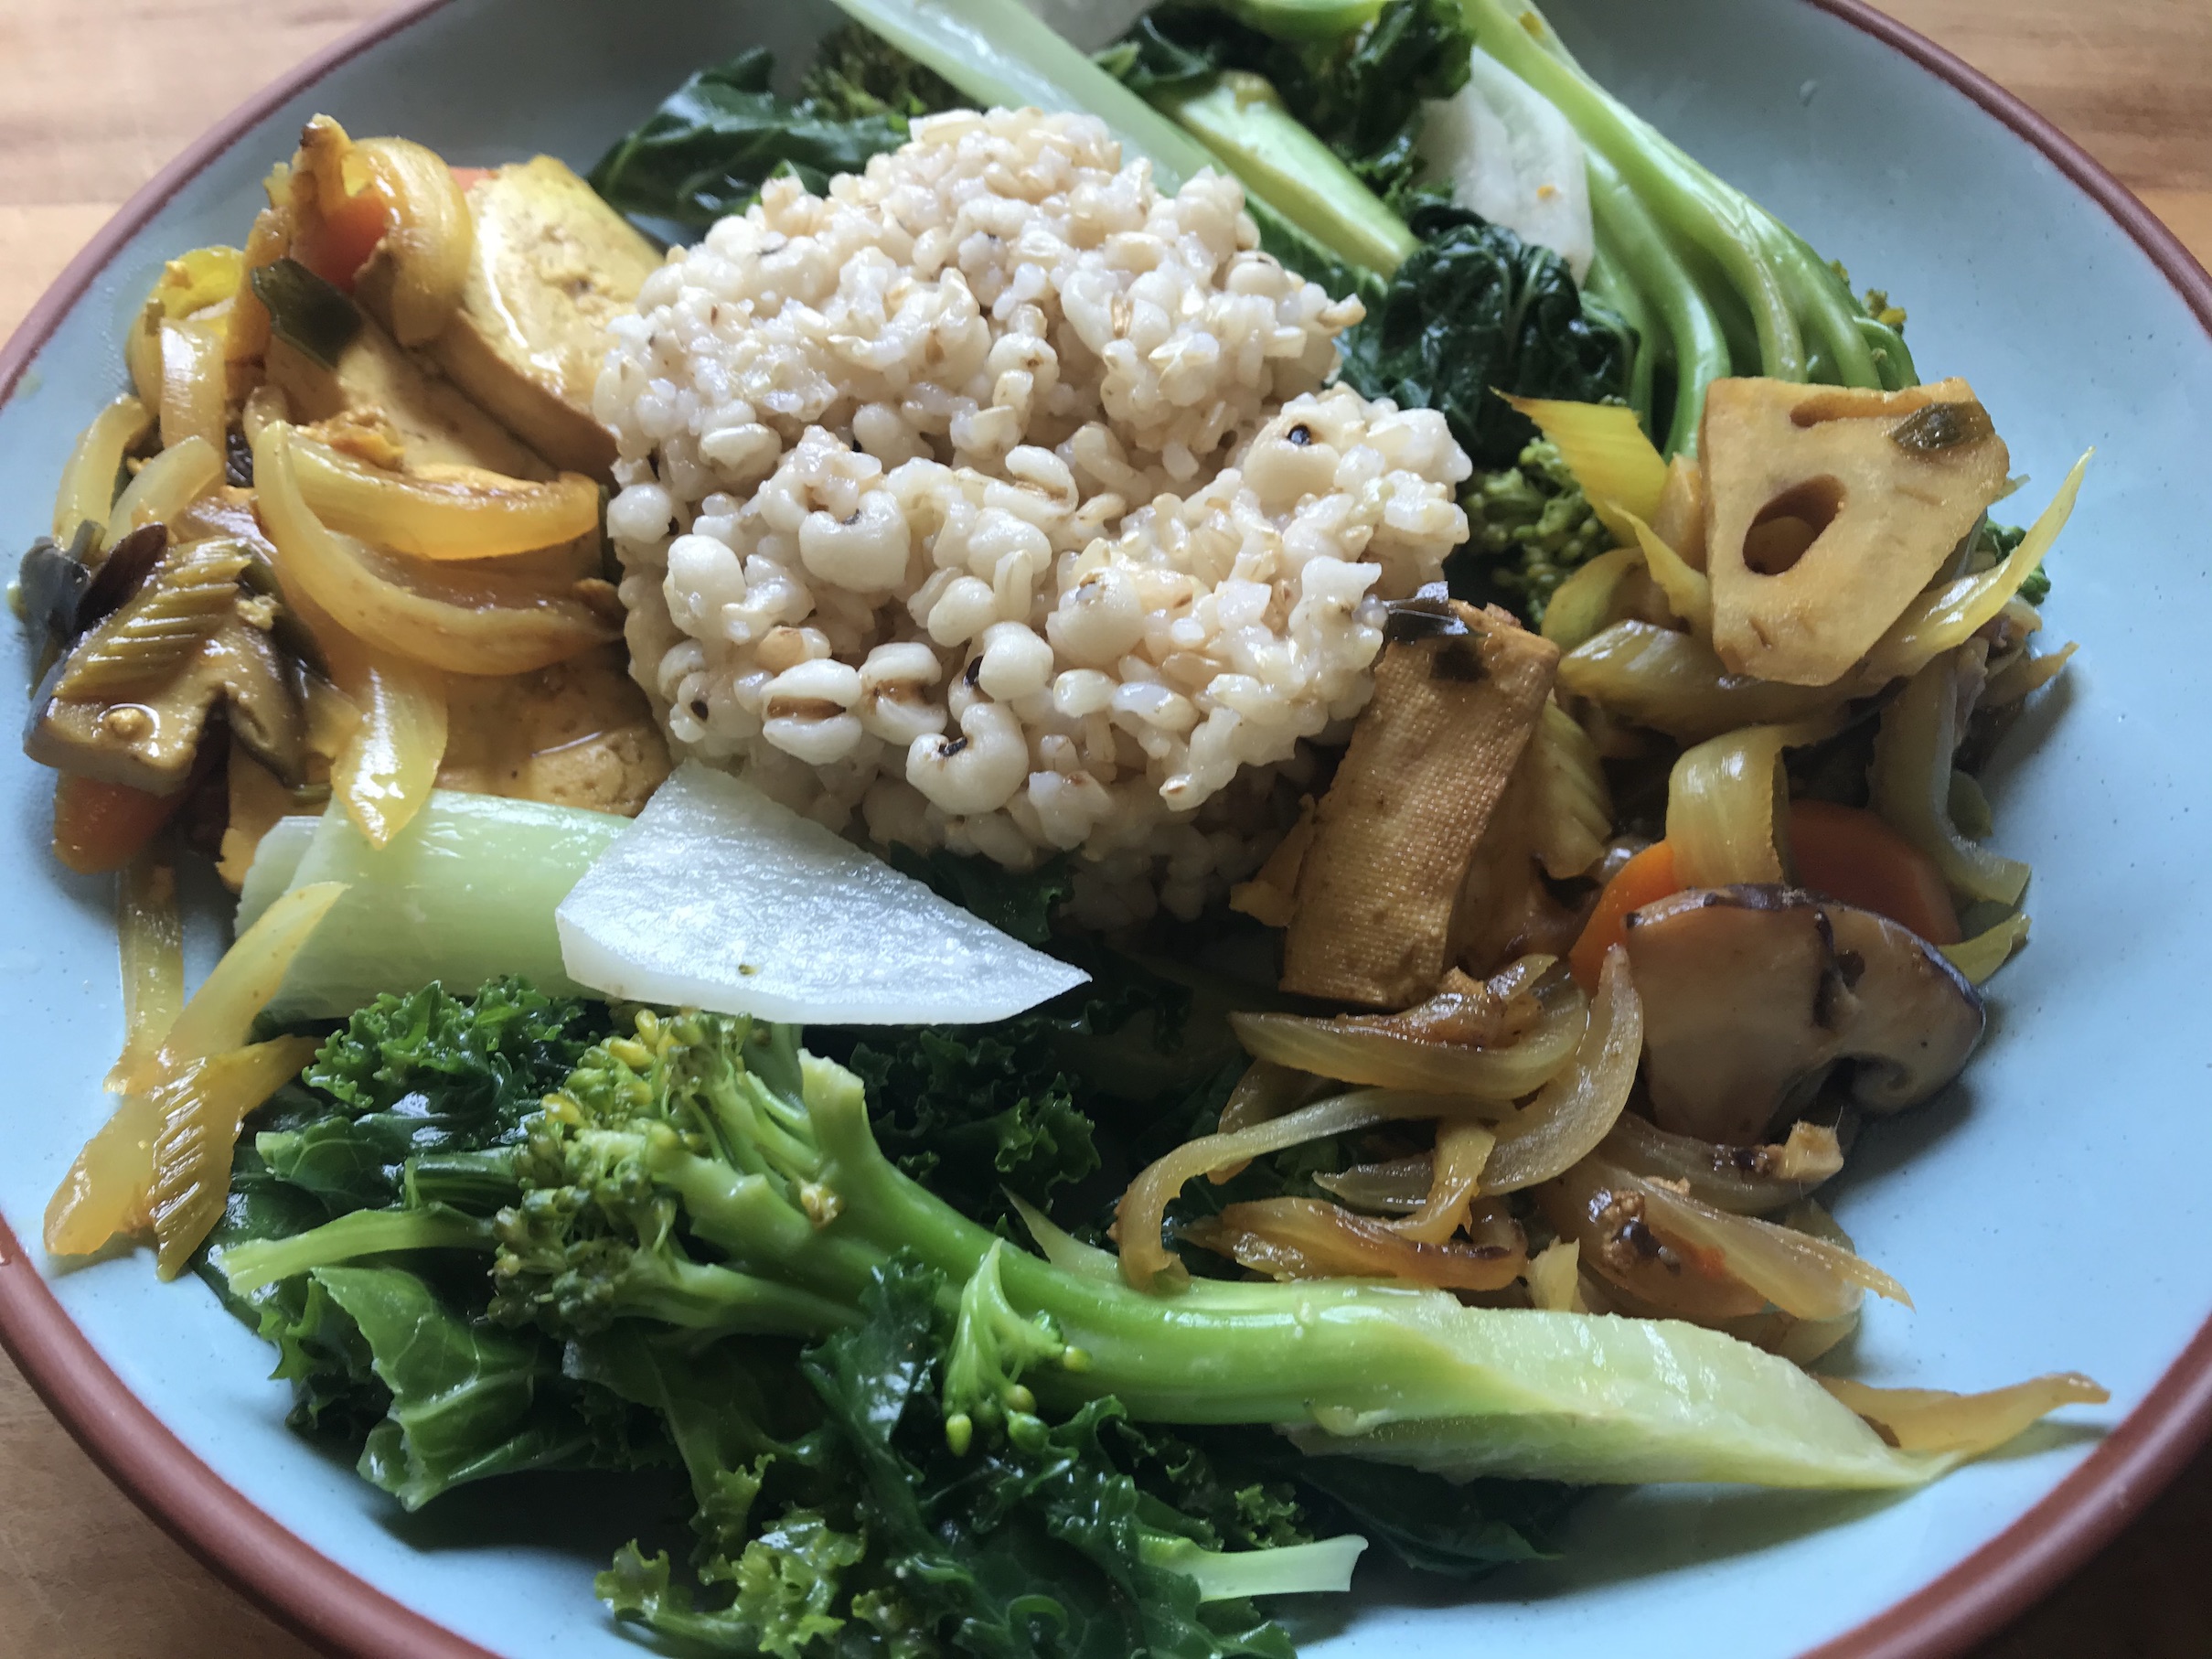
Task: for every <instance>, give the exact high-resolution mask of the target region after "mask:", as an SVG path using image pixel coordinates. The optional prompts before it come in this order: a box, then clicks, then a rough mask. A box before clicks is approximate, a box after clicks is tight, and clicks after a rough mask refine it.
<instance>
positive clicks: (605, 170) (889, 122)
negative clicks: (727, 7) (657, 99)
mask: <svg viewBox="0 0 2212 1659" xmlns="http://www.w3.org/2000/svg"><path fill="white" fill-rule="evenodd" d="M884 49H885V50H886V51H888V50H889V49H890V48H884ZM925 72H926V71H917V73H925ZM774 74H775V60H774V59H773V58H772V57H771V56H770V54H769V53H768V52H767V50H766V49H765V48H761V47H750V48H747V49H745V50H744V51H743V52H740V53H739V54H738V55H737V56H736V57H734V58H732V59H730V60H729V61H728V62H727V63H721V64H716V65H714V66H713V67H711V68H709V69H704V70H700V71H699V72H698V73H697V74H695V75H693V76H692V77H691V78H690V79H689V80H687V81H685V82H684V83H683V85H682V86H680V87H679V88H678V89H677V90H676V91H674V92H672V93H670V94H669V95H668V98H667V99H666V100H665V101H663V102H662V103H661V106H660V108H659V109H657V110H656V111H655V112H653V113H652V115H650V116H649V117H647V120H646V121H645V123H643V124H642V125H640V126H639V127H638V128H637V129H636V131H634V132H632V133H630V134H628V135H627V136H625V137H624V138H622V139H620V140H618V141H617V142H616V143H615V144H614V147H613V148H612V149H610V150H608V151H607V153H606V154H605V155H604V156H602V157H601V158H600V160H599V164H598V166H594V167H593V169H592V172H591V183H592V187H593V189H595V190H597V191H598V192H599V193H600V195H602V196H604V197H605V198H607V200H608V201H610V202H612V203H613V204H614V206H615V207H617V208H619V209H622V210H623V211H624V212H625V213H631V214H637V215H642V216H645V217H648V218H654V219H668V220H671V221H673V222H674V223H676V224H679V225H682V226H685V227H687V228H689V229H690V230H705V229H707V228H708V227H709V226H711V225H712V224H713V223H714V221H715V220H716V219H721V218H722V217H723V216H724V215H725V214H730V213H737V212H742V211H743V209H744V208H745V206H746V204H747V203H748V202H750V201H751V200H752V198H753V197H754V196H755V195H756V194H758V192H759V190H760V187H761V185H762V183H763V182H764V180H765V179H767V178H768V177H770V176H771V175H772V174H775V173H777V172H780V171H784V170H785V169H788V170H790V171H792V172H795V173H796V174H797V175H798V177H800V178H801V179H802V180H804V181H805V182H806V184H807V187H808V188H809V189H813V190H817V191H818V190H820V189H821V188H822V187H823V186H824V185H825V183H826V182H827V180H828V178H829V177H830V176H831V175H833V174H838V173H858V172H860V170H861V169H862V168H864V167H865V166H867V165H868V158H869V157H870V156H871V155H881V154H882V152H883V151H885V150H894V149H896V148H898V146H899V145H901V144H904V143H905V142H906V115H905V113H904V112H902V111H900V110H897V109H895V108H893V107H892V104H891V103H890V102H889V101H888V99H886V98H884V97H882V94H881V93H880V92H878V91H871V90H869V89H870V87H871V85H874V86H881V85H882V81H881V80H880V78H879V77H878V76H877V75H875V74H873V73H866V74H863V75H862V77H861V79H860V80H857V81H855V80H846V79H844V78H843V77H842V76H840V75H839V74H838V73H837V72H836V71H835V70H831V71H830V74H829V76H828V77H827V78H826V79H825V80H823V82H822V86H823V88H824V90H826V91H829V90H832V89H834V91H833V92H832V96H831V97H830V98H829V100H828V102H816V101H815V100H814V99H811V98H803V99H801V100H800V101H799V102H796V103H793V102H787V101H785V100H784V99H781V98H778V97H777V96H776V95H775V92H774V91H771V90H770V84H769V83H770V80H771V79H772V77H773V76H774ZM921 84H922V83H921V82H919V81H918V80H917V81H914V82H911V83H910V86H916V87H918V86H919V85H921ZM890 90H891V89H889V88H884V91H890ZM861 94H865V102H871V103H875V104H877V105H879V107H878V108H877V109H874V110H871V111H867V112H861V110H860V103H861V102H862V99H861V96H860V95H861Z"/></svg>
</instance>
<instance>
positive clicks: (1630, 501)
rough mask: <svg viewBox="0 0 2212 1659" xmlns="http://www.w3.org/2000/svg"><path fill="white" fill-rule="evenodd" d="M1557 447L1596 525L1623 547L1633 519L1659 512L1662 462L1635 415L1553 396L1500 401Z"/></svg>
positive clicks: (1627, 410)
mask: <svg viewBox="0 0 2212 1659" xmlns="http://www.w3.org/2000/svg"><path fill="white" fill-rule="evenodd" d="M1505 401H1507V402H1508V403H1511V404H1512V406H1513V408H1514V409H1516V410H1518V411H1519V412H1521V413H1522V414H1524V415H1526V416H1527V417H1528V418H1529V419H1530V420H1532V421H1533V422H1535V423H1536V424H1537V426H1538V427H1539V428H1541V429H1542V431H1543V433H1544V436H1545V437H1547V438H1549V439H1550V440H1551V441H1552V442H1553V444H1555V445H1557V447H1558V450H1559V458H1560V459H1561V460H1563V461H1565V463H1566V466H1567V470H1568V471H1569V472H1571V473H1573V474H1574V475H1575V482H1576V483H1577V484H1579V485H1581V486H1582V493H1583V494H1584V495H1585V496H1586V497H1587V498H1588V499H1589V503H1590V509H1591V510H1592V511H1593V512H1595V513H1596V514H1597V515H1598V522H1600V523H1601V524H1603V525H1604V526H1605V527H1606V529H1608V530H1611V531H1612V532H1613V534H1614V535H1615V536H1616V537H1617V538H1618V539H1619V541H1620V542H1621V543H1622V544H1623V545H1624V546H1625V545H1627V544H1628V543H1629V542H1630V541H1633V540H1634V538H1635V529H1634V524H1635V520H1636V519H1649V518H1651V516H1652V514H1654V513H1656V512H1657V511H1658V510H1659V498H1660V497H1661V496H1662V494H1664V493H1665V490H1666V487H1667V464H1666V462H1665V461H1664V460H1663V459H1662V458H1661V456H1660V453H1659V451H1658V450H1657V449H1655V448H1653V447H1652V444H1651V439H1650V438H1648V437H1646V436H1645V435H1644V430H1643V427H1642V425H1641V423H1639V422H1638V420H1637V419H1636V412H1635V411H1634V410H1632V409H1630V408H1629V407H1628V406H1627V405H1625V404H1621V403H1573V402H1568V401H1565V400H1564V399H1558V398H1515V397H1509V398H1507V399H1506V400H1505Z"/></svg>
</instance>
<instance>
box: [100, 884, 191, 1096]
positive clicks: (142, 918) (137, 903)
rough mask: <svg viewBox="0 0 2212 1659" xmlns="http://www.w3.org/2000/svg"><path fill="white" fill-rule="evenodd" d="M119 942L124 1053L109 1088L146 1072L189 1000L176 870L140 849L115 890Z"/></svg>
mask: <svg viewBox="0 0 2212 1659" xmlns="http://www.w3.org/2000/svg"><path fill="white" fill-rule="evenodd" d="M115 943H116V949H117V954H118V955H119V956H120V957H121V958H122V963H123V1054H122V1057H121V1058H119V1059H118V1060H117V1061H116V1062H115V1065H114V1067H113V1069H112V1070H111V1071H110V1072H109V1073H108V1087H109V1088H110V1089H111V1090H112V1091H114V1092H118V1093H120V1092H121V1090H122V1086H123V1080H124V1079H125V1078H127V1077H131V1076H138V1075H140V1074H142V1073H143V1072H144V1069H145V1068H146V1066H147V1065H148V1064H149V1063H150V1062H151V1061H152V1060H153V1058H154V1056H155V1055H156V1054H159V1053H160V1052H161V1045H162V1041H163V1039H165V1038H166V1037H167V1036H168V1034H169V1028H170V1026H172V1025H174V1024H175V1023H176V1016H177V1014H178V1012H179V1011H181V1010H182V1009H183V1008H184V1004H185V929H184V918H183V916H182V915H179V913H178V911H177V908H176V871H174V870H172V869H171V868H170V867H169V866H168V865H166V864H162V863H156V862H154V861H153V860H152V859H150V858H148V857H146V856H145V855H144V854H143V853H142V854H141V855H140V856H139V857H137V858H135V859H134V860H132V861H131V862H130V863H129V864H127V865H125V866H124V867H123V879H122V880H121V881H120V882H119V883H117V884H116V890H115Z"/></svg>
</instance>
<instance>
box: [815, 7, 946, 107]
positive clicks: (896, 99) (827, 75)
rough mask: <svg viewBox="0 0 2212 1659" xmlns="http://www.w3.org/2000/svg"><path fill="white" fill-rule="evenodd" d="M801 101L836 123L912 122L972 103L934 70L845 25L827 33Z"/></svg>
mask: <svg viewBox="0 0 2212 1659" xmlns="http://www.w3.org/2000/svg"><path fill="white" fill-rule="evenodd" d="M799 98H800V101H801V102H804V103H806V104H807V105H808V106H809V107H810V108H812V109H813V110H814V111H815V112H817V113H818V114H821V115H824V116H828V117H831V118H833V119H837V120H840V121H852V120H855V119H858V118H860V117H862V116H869V115H898V116H902V117H903V118H904V119H906V120H908V121H912V120H913V119H914V118H915V117H916V116H918V115H935V114H937V113H938V112H942V111H945V110H965V109H967V108H968V107H969V106H970V105H971V104H972V103H973V102H975V101H974V100H973V99H970V98H967V97H965V96H963V95H962V93H961V91H960V89H959V88H958V87H956V86H955V85H953V83H952V82H951V81H949V80H946V79H945V77H944V76H942V75H940V74H938V73H937V72H936V71H935V70H931V69H928V68H925V67H924V65H922V64H919V63H916V62H915V61H914V59H912V58H909V57H908V56H907V55H906V54H905V53H904V52H902V51H901V50H899V48H897V47H895V46H892V44H891V43H890V42H889V41H888V40H885V39H884V38H883V37H882V36H881V35H878V34H874V33H872V32H871V31H870V30H868V29H864V28H862V27H860V25H858V24H857V23H847V24H843V25H841V26H839V27H838V28H836V29H833V30H832V31H830V33H829V35H828V37H827V38H826V39H824V40H823V42H822V44H821V48H820V49H819V50H818V51H817V53H816V54H815V59H814V67H813V68H811V69H809V70H807V78H806V79H805V80H801V81H800V82H799Z"/></svg>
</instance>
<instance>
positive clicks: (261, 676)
mask: <svg viewBox="0 0 2212 1659" xmlns="http://www.w3.org/2000/svg"><path fill="white" fill-rule="evenodd" d="M118 551H121V550H120V549H118ZM253 564H254V553H253V551H252V550H251V548H249V547H247V546H246V545H244V544H243V543H241V542H238V541H201V542H193V543H187V544H186V545H185V546H182V547H178V548H175V549H172V550H171V551H169V552H167V553H166V555H164V556H163V557H162V559H161V561H160V562H159V563H157V564H155V567H154V569H153V571H152V573H150V574H149V575H148V576H147V577H146V578H145V580H144V583H142V584H141V585H140V586H139V587H138V590H137V591H136V592H135V593H134V594H132V595H131V597H130V599H129V600H128V601H127V602H126V603H125V604H123V605H122V607H121V608H120V609H118V610H117V611H115V613H114V614H113V615H111V616H108V617H107V618H105V619H104V620H102V622H101V623H100V624H99V625H98V626H94V627H92V628H91V630H90V631H89V632H87V633H86V634H84V635H83V636H82V637H80V639H78V640H77V642H76V643H75V644H74V645H73V646H72V647H71V648H70V649H69V654H68V655H67V656H66V657H64V658H61V660H60V661H59V662H58V663H56V664H55V665H54V669H53V671H52V673H50V674H49V675H48V678H47V680H46V681H45V682H44V683H43V684H42V685H41V686H40V687H39V689H38V692H37V696H36V697H35V698H34V700H33V702H32V712H31V719H30V723H29V725H28V727H27V729H26V731H25V733H24V742H23V747H24V752H25V753H26V754H27V755H29V756H30V757H31V758H32V759H33V760H35V761H37V762H38V763H39V764H40V765H48V766H53V767H56V768H58V769H59V770H61V771H64V772H73V773H77V774H79V775H80V776H85V777H90V778H94V779H97V780H99V781H101V782H104V783H112V784H123V785H127V786H129V787H132V788H134V789H143V790H144V791H146V792H147V793H148V794H151V795H174V794H175V793H176V791H178V790H179V789H182V788H183V787H185V786H186V784H187V782H188V781H189V780H190V777H191V775H192V766H193V761H194V757H195V756H196V755H197V754H198V750H199V745H200V740H201V737H202V734H203V733H204V732H205V730H206V727H207V722H208V716H209V715H210V714H211V713H212V712H214V711H215V710H216V709H217V708H218V707H221V708H223V709H224V710H225V712H226V713H227V717H228V720H229V723H230V731H231V734H232V735H233V736H234V737H236V738H237V739H238V741H239V743H240V744H241V745H242V746H244V747H245V748H246V749H247V750H248V752H250V753H251V755H253V756H254V757H255V758H256V759H258V760H260V761H261V762H262V764H263V765H267V766H268V767H269V768H270V770H271V771H272V772H274V773H275V774H276V775H277V776H279V777H281V778H283V779H285V780H286V781H289V782H296V781H298V780H299V778H300V776H301V775H302V768H303V765H304V763H305V712H304V710H303V707H302V700H301V688H300V682H299V669H298V667H297V665H296V664H295V663H294V661H293V660H292V659H291V658H290V657H289V656H288V655H287V653H285V652H284V651H283V650H282V649H281V648H279V647H278V645H277V644H276V642H275V641H274V640H273V639H272V637H271V635H272V630H273V629H274V628H275V627H276V626H278V623H279V619H280V618H281V616H282V615H283V612H282V608H281V607H280V606H279V605H278V604H277V602H276V601H275V599H274V598H273V597H272V596H271V595H268V594H255V593H252V592H251V591H250V583H249V579H250V575H251V571H252V567H253ZM97 580H98V578H97V577H95V583H97Z"/></svg>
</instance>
